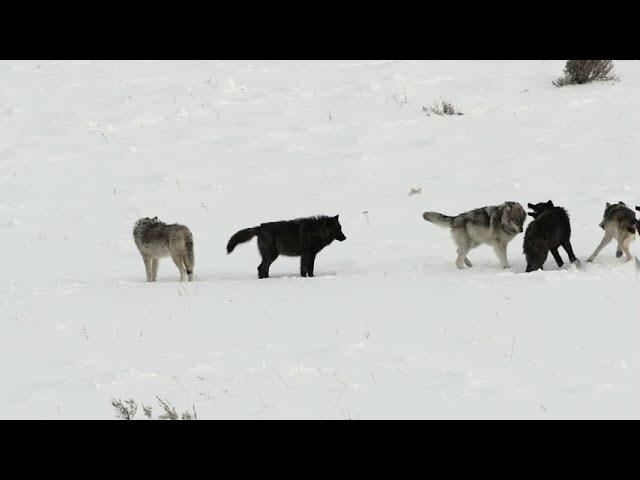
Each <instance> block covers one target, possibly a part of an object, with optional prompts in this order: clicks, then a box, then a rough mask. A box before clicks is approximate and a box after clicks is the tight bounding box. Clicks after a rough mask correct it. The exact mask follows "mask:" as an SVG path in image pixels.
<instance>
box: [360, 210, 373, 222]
mask: <svg viewBox="0 0 640 480" xmlns="http://www.w3.org/2000/svg"><path fill="white" fill-rule="evenodd" d="M362 215H363V216H364V219H365V220H366V221H367V225H371V223H370V222H369V211H368V210H364V211H363V212H362Z"/></svg>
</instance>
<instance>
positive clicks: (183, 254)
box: [133, 217, 194, 282]
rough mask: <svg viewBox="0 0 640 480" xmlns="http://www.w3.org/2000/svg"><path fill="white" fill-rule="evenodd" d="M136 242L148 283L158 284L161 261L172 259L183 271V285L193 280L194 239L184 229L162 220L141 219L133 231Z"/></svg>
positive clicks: (181, 274) (181, 279) (181, 275)
mask: <svg viewBox="0 0 640 480" xmlns="http://www.w3.org/2000/svg"><path fill="white" fill-rule="evenodd" d="M133 239H134V241H135V242H136V246H137V247H138V250H139V251H140V255H142V260H143V261H144V268H145V270H146V272H147V282H155V281H156V278H157V276H158V264H159V262H160V258H162V257H168V256H171V259H172V260H173V262H174V263H175V264H176V266H177V267H178V270H180V281H181V282H184V281H185V279H186V278H187V276H188V277H189V281H190V282H191V281H192V280H193V264H194V258H193V236H192V235H191V231H190V230H189V229H188V228H187V227H185V226H184V225H179V224H177V223H173V224H171V225H167V224H166V223H163V222H160V221H158V217H153V218H148V217H147V218H141V219H140V220H138V221H137V222H136V224H135V225H134V227H133Z"/></svg>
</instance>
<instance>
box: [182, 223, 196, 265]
mask: <svg viewBox="0 0 640 480" xmlns="http://www.w3.org/2000/svg"><path fill="white" fill-rule="evenodd" d="M184 246H185V248H186V255H185V258H184V266H185V268H186V269H187V274H189V275H191V274H192V273H193V266H194V265H195V262H196V259H195V257H194V255H193V236H191V232H189V235H188V236H187V238H186V239H185V242H184Z"/></svg>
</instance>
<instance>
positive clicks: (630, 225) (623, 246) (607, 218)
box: [587, 202, 637, 262]
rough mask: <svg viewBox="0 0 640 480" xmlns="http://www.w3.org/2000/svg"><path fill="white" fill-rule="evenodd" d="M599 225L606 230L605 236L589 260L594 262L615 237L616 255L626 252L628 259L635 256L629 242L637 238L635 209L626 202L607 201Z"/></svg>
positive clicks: (619, 255)
mask: <svg viewBox="0 0 640 480" xmlns="http://www.w3.org/2000/svg"><path fill="white" fill-rule="evenodd" d="M598 226H599V227H600V228H602V229H603V230H604V237H603V238H602V241H601V242H600V245H598V247H597V248H596V250H595V251H594V252H593V253H592V254H591V256H590V257H589V259H588V260H587V262H593V260H594V259H595V258H596V257H597V256H598V254H599V253H600V251H601V250H602V249H603V248H604V247H606V246H607V245H608V244H609V242H611V240H613V239H614V238H615V239H616V241H617V242H618V248H617V249H616V257H621V256H622V253H623V252H624V255H625V257H626V261H629V260H631V259H632V258H633V257H632V256H631V252H629V244H630V243H631V242H632V241H633V240H634V238H635V233H636V226H637V223H636V215H635V213H633V210H631V209H630V208H628V207H627V206H626V205H625V203H624V202H618V203H613V204H612V203H609V202H607V206H606V207H605V209H604V215H603V216H602V221H601V222H600V225H598Z"/></svg>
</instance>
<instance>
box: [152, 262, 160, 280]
mask: <svg viewBox="0 0 640 480" xmlns="http://www.w3.org/2000/svg"><path fill="white" fill-rule="evenodd" d="M159 264H160V260H159V259H157V258H152V259H151V281H152V282H155V281H156V280H157V279H158V265H159Z"/></svg>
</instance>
